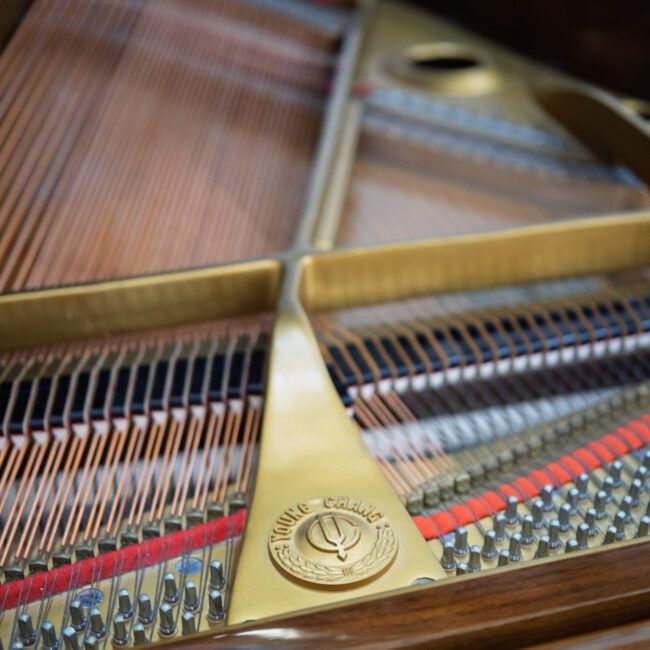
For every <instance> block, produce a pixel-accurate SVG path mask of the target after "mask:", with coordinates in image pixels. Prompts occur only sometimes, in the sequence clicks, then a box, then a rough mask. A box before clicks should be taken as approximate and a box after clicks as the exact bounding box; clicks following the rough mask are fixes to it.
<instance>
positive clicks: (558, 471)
mask: <svg viewBox="0 0 650 650" xmlns="http://www.w3.org/2000/svg"><path fill="white" fill-rule="evenodd" d="M546 469H547V470H548V471H549V472H551V473H552V474H553V476H555V478H556V479H557V482H558V484H559V485H563V484H564V483H568V482H569V481H570V480H572V476H571V474H569V473H568V472H567V471H566V470H565V469H564V468H563V467H562V465H560V464H559V463H549V464H548V465H547V466H546Z"/></svg>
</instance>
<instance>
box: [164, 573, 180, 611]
mask: <svg viewBox="0 0 650 650" xmlns="http://www.w3.org/2000/svg"><path fill="white" fill-rule="evenodd" d="M163 581H164V584H165V595H164V599H165V602H166V603H169V604H171V605H174V604H175V603H177V602H178V601H179V600H180V597H181V596H180V594H179V592H178V585H177V584H176V578H174V574H173V573H166V574H165V577H164V578H163Z"/></svg>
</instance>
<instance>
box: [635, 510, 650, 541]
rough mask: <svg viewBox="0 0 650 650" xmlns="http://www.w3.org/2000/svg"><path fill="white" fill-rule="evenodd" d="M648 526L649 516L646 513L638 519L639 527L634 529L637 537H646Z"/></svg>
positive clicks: (649, 522) (649, 526)
mask: <svg viewBox="0 0 650 650" xmlns="http://www.w3.org/2000/svg"><path fill="white" fill-rule="evenodd" d="M649 528H650V517H648V515H643V517H641V519H640V520H639V527H638V529H637V531H636V536H637V537H646V536H647V535H648V529H649Z"/></svg>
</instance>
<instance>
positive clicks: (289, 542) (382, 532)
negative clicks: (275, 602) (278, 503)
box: [269, 495, 398, 587]
mask: <svg viewBox="0 0 650 650" xmlns="http://www.w3.org/2000/svg"><path fill="white" fill-rule="evenodd" d="M397 548H398V542H397V535H396V534H395V531H394V530H393V527H392V526H391V523H390V521H388V519H387V518H386V517H385V516H384V514H383V512H382V511H381V509H379V508H377V507H376V506H374V505H373V504H371V503H368V502H366V501H363V500H361V499H355V498H354V497H349V496H335V495H334V496H332V495H330V496H327V497H324V498H320V499H310V500H309V501H303V502H301V503H297V504H296V505H294V506H291V507H290V508H287V509H286V510H285V511H284V512H283V513H282V514H281V515H280V516H279V517H278V518H277V519H276V520H275V523H274V524H273V527H272V528H271V534H270V535H269V552H270V553H271V557H272V558H273V561H274V562H275V564H276V565H277V567H278V568H279V569H280V570H282V571H284V572H285V573H286V574H287V575H288V576H291V577H293V578H296V579H298V580H301V581H302V582H305V583H307V584H308V585H321V586H323V587H334V586H336V587H342V586H344V585H353V584H357V583H361V582H367V581H369V580H372V579H373V578H374V577H375V576H376V575H377V574H378V573H380V572H382V571H384V570H385V569H386V568H387V567H388V566H390V564H391V563H392V561H393V560H394V559H395V555H396V554H397Z"/></svg>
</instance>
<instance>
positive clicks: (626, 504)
mask: <svg viewBox="0 0 650 650" xmlns="http://www.w3.org/2000/svg"><path fill="white" fill-rule="evenodd" d="M633 507H634V506H633V504H632V497H631V496H630V495H629V494H626V495H625V496H624V497H623V498H622V499H621V510H622V511H623V512H624V513H625V523H628V524H629V523H630V522H631V521H632V509H633Z"/></svg>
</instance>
